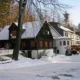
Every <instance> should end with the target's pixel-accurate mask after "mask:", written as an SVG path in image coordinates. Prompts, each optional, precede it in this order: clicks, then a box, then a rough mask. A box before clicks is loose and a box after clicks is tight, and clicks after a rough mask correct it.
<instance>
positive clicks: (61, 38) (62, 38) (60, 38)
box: [53, 36, 71, 39]
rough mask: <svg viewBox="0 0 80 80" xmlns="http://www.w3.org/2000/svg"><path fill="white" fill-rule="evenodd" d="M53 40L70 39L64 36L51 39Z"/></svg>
mask: <svg viewBox="0 0 80 80" xmlns="http://www.w3.org/2000/svg"><path fill="white" fill-rule="evenodd" d="M53 38H54V39H71V38H70V37H66V36H64V37H53Z"/></svg>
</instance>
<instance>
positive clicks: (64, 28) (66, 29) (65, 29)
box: [60, 26, 73, 32]
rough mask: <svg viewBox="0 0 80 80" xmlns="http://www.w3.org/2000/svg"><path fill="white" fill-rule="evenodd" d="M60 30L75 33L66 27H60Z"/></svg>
mask: <svg viewBox="0 0 80 80" xmlns="http://www.w3.org/2000/svg"><path fill="white" fill-rule="evenodd" d="M60 28H61V29H62V30H64V31H68V32H73V31H72V30H70V29H69V28H66V27H64V26H60Z"/></svg>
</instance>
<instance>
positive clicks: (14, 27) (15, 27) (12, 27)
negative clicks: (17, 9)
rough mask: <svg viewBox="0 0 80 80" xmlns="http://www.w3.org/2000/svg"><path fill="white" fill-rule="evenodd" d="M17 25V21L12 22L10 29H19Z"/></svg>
mask: <svg viewBox="0 0 80 80" xmlns="http://www.w3.org/2000/svg"><path fill="white" fill-rule="evenodd" d="M17 28H18V27H17V25H16V24H15V23H12V24H11V26H10V27H9V30H17Z"/></svg>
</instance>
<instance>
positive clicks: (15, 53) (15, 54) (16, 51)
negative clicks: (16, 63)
mask: <svg viewBox="0 0 80 80" xmlns="http://www.w3.org/2000/svg"><path fill="white" fill-rule="evenodd" d="M22 4H23V0H20V1H19V18H18V28H17V34H16V42H15V46H14V50H13V56H12V59H14V60H18V55H19V50H20V43H21V29H22V20H23V8H24V7H22Z"/></svg>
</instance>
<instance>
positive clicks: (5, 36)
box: [0, 25, 10, 40]
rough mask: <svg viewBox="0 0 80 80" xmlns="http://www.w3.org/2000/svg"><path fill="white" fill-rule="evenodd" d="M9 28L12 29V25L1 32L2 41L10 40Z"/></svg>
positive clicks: (0, 38)
mask: <svg viewBox="0 0 80 80" xmlns="http://www.w3.org/2000/svg"><path fill="white" fill-rule="evenodd" d="M9 27H10V25H7V26H5V27H4V28H3V29H2V30H1V31H0V40H8V39H9V30H8V28H9Z"/></svg>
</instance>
